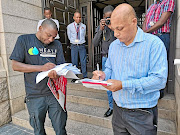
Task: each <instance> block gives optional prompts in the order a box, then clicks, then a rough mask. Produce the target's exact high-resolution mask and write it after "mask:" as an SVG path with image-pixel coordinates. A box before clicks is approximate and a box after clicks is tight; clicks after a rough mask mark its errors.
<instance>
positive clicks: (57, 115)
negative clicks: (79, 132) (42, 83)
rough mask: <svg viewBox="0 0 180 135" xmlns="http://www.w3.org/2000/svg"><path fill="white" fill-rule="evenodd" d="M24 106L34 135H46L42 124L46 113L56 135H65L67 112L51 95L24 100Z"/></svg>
mask: <svg viewBox="0 0 180 135" xmlns="http://www.w3.org/2000/svg"><path fill="white" fill-rule="evenodd" d="M26 104H27V108H28V112H29V116H30V119H29V120H30V125H31V126H32V127H33V128H34V134H35V135H46V132H45V129H44V122H45V118H46V113H47V112H48V115H49V118H50V119H51V122H52V126H53V128H54V130H55V132H56V135H66V134H67V133H66V129H65V126H66V120H67V112H64V111H63V109H62V108H61V106H60V105H59V103H58V102H57V100H56V99H55V97H54V96H53V95H50V96H45V97H39V98H28V99H27V98H26Z"/></svg>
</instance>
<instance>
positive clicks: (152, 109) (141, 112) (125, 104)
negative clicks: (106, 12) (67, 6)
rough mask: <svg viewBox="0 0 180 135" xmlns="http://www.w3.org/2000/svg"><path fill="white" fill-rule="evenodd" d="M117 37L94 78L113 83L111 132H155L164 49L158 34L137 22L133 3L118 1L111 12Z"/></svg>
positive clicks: (117, 134) (163, 74) (164, 75)
mask: <svg viewBox="0 0 180 135" xmlns="http://www.w3.org/2000/svg"><path fill="white" fill-rule="evenodd" d="M111 29H112V30H113V31H114V36H115V37H116V38H117V39H116V40H115V41H114V42H112V43H111V45H110V47H109V52H108V59H107V61H106V65H105V67H106V68H105V70H104V72H103V71H99V72H98V71H94V72H93V78H92V79H96V80H99V77H100V79H101V80H107V82H108V83H112V85H110V86H104V87H105V88H107V89H108V90H111V91H112V92H113V99H114V104H113V118H112V126H113V132H114V135H129V134H131V135H156V134H157V119H158V110H157V103H158V99H159V96H160V92H159V90H160V89H163V88H164V87H165V85H166V81H167V73H168V66H167V52H166V48H165V46H164V43H163V42H162V41H161V40H160V39H159V38H158V37H157V36H154V35H152V34H149V33H145V32H143V30H142V29H141V28H139V27H138V26H137V17H136V13H135V11H134V9H133V7H132V6H131V5H129V4H125V3H124V4H120V5H119V6H117V7H116V8H115V9H114V11H113V12H112V15H111Z"/></svg>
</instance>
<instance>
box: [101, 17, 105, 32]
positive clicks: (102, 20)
mask: <svg viewBox="0 0 180 135" xmlns="http://www.w3.org/2000/svg"><path fill="white" fill-rule="evenodd" d="M105 25H106V20H105V19H101V21H100V29H101V30H104V26H105Z"/></svg>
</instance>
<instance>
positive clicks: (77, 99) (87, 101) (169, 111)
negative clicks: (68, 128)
mask: <svg viewBox="0 0 180 135" xmlns="http://www.w3.org/2000/svg"><path fill="white" fill-rule="evenodd" d="M94 90H95V89H94ZM96 91H97V90H96ZM67 101H68V102H72V103H79V104H84V105H91V106H96V107H104V108H106V109H107V108H108V107H109V105H108V97H107V94H106V91H104V92H102V91H101V92H100V93H99V92H92V91H86V89H85V91H84V90H82V89H81V90H74V89H68V91H67ZM158 113H159V117H160V118H163V119H168V120H172V121H175V120H176V109H175V100H174V97H173V96H172V95H171V94H168V95H166V96H165V97H164V98H163V99H160V100H159V103H158Z"/></svg>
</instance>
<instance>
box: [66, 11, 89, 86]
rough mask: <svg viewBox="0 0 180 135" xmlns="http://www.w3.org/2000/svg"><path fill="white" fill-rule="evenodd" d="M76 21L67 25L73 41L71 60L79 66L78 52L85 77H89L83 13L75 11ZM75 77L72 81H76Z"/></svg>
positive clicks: (69, 35)
mask: <svg viewBox="0 0 180 135" xmlns="http://www.w3.org/2000/svg"><path fill="white" fill-rule="evenodd" d="M73 19H74V22H73V23H71V24H69V25H68V26H67V35H68V38H69V41H70V43H71V62H72V64H73V65H75V66H76V67H78V65H79V64H78V63H79V62H78V54H79V57H80V62H81V72H82V74H83V78H87V70H86V48H85V42H86V40H85V36H86V25H85V24H83V23H81V14H80V13H79V12H75V13H74V16H73ZM75 81H76V80H75V79H73V80H72V81H71V82H73V83H74V82H75Z"/></svg>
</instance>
